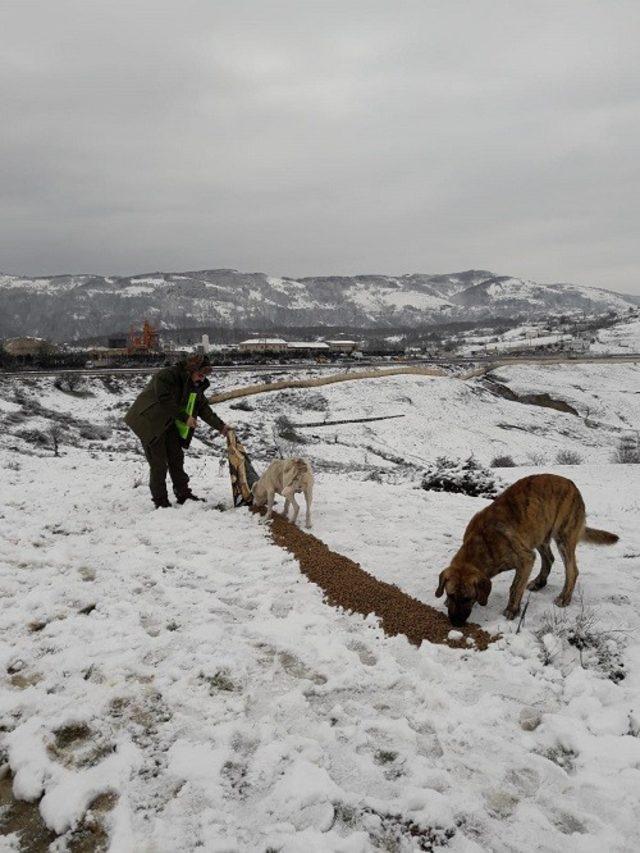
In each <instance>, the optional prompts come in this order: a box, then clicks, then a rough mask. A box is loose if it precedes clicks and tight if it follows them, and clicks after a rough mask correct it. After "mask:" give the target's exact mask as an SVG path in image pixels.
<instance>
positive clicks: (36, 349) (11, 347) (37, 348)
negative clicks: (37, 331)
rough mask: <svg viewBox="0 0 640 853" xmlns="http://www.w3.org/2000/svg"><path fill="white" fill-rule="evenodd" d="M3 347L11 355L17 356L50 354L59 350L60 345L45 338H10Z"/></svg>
mask: <svg viewBox="0 0 640 853" xmlns="http://www.w3.org/2000/svg"><path fill="white" fill-rule="evenodd" d="M3 349H4V351H5V352H7V353H9V355H13V356H16V357H20V356H21V357H29V356H38V355H50V354H51V353H53V352H57V351H58V347H56V346H55V345H54V344H52V343H51V342H50V341H45V340H44V338H30V337H25V338H9V339H8V340H6V341H5V342H4V344H3Z"/></svg>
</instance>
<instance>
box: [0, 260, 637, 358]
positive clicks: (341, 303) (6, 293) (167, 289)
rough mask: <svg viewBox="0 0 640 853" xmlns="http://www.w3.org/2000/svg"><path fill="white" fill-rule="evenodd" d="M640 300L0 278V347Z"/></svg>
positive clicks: (395, 280)
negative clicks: (24, 338) (6, 341)
mask: <svg viewBox="0 0 640 853" xmlns="http://www.w3.org/2000/svg"><path fill="white" fill-rule="evenodd" d="M639 301H640V300H638V298H637V297H633V296H625V295H621V294H616V293H612V292H611V291H608V290H601V289H597V288H591V287H582V286H579V285H573V284H539V283H537V282H534V281H525V280H522V279H519V278H512V277H509V276H496V275H494V274H493V273H491V272H488V271H486V270H467V271H466V272H460V273H449V274H444V275H424V274H410V275H400V276H387V275H357V276H320V277H310V278H300V279H293V278H286V277H285V278H279V277H275V276H269V275H266V274H264V273H242V272H238V271H237V270H232V269H217V270H202V271H199V272H184V273H150V274H145V275H137V276H128V277H114V276H97V275H64V276H54V277H50V278H27V277H20V276H11V275H3V276H0V338H2V337H11V336H15V335H25V334H29V335H40V336H42V337H46V338H50V339H53V340H58V341H62V340H76V339H79V338H85V337H90V336H96V335H106V334H110V333H114V332H117V331H126V330H127V329H128V328H129V326H130V325H131V323H134V322H136V323H139V322H140V321H141V319H142V318H144V317H147V318H148V319H150V320H152V321H155V322H156V323H157V324H158V325H160V327H162V328H169V329H170V328H186V327H194V326H229V327H235V328H251V327H253V328H256V327H260V328H268V327H279V328H287V327H291V328H295V327H300V326H318V325H326V326H338V325H339V326H353V327H358V328H371V327H381V328H385V327H398V326H410V327H416V326H421V325H427V324H434V323H442V322H448V321H454V320H463V319H464V320H468V319H484V318H491V317H515V316H526V317H538V316H544V315H548V314H561V313H570V312H573V311H584V312H602V313H606V312H607V311H611V310H612V311H616V312H621V311H622V312H624V311H627V310H628V309H629V308H630V307H631V306H634V305H637V304H638V302H639Z"/></svg>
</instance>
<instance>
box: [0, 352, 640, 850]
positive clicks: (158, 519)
mask: <svg viewBox="0 0 640 853" xmlns="http://www.w3.org/2000/svg"><path fill="white" fill-rule="evenodd" d="M237 379H238V377H228V376H225V377H224V379H223V380H221V382H220V385H221V386H223V385H225V384H227V383H231V382H236V381H237ZM245 379H246V381H247V383H250V381H252V379H253V378H252V377H250V376H247V377H245ZM494 380H495V383H498V384H502V385H506V386H508V387H510V388H511V389H512V391H513V392H514V394H516V396H518V397H525V396H531V395H535V394H541V393H543V392H546V393H548V395H549V396H550V397H551V398H553V399H562V400H563V401H564V402H566V403H567V404H568V405H569V406H570V407H571V409H572V412H571V411H557V410H555V409H550V408H546V407H541V406H539V405H531V404H529V403H525V402H518V400H517V399H512V400H509V399H506V398H505V397H503V396H496V394H495V389H494V390H492V389H491V387H490V384H491V383H487V382H486V381H484V380H483V379H481V378H478V379H474V380H472V381H470V382H467V383H464V382H462V381H461V380H459V379H457V378H456V377H453V376H451V377H443V378H432V379H430V378H426V377H417V376H397V377H387V378H383V379H372V380H364V381H357V382H353V383H344V384H340V385H335V386H325V387H322V388H321V389H304V390H297V391H293V390H291V391H286V390H285V391H278V392H272V393H269V394H262V395H259V396H255V397H250V398H246V399H245V400H244V401H232V402H229V403H225V404H223V405H221V406H218V407H217V410H218V411H219V413H220V414H221V415H222V416H223V417H224V418H225V419H226V420H228V421H232V422H235V423H236V424H237V425H238V427H239V428H240V429H241V430H242V434H243V437H244V438H245V440H246V443H247V445H248V446H249V448H250V449H251V451H252V454H253V456H254V458H255V460H256V465H257V467H258V468H259V469H260V470H261V469H263V468H264V466H265V465H266V463H267V462H268V460H269V459H270V458H272V457H273V455H274V454H275V452H276V451H275V445H276V444H280V446H281V448H282V449H283V450H284V451H285V452H296V453H302V454H304V455H306V456H308V457H309V458H310V459H311V460H312V462H313V464H314V467H315V468H316V470H317V472H318V478H317V488H316V501H315V512H314V524H315V529H314V532H315V534H316V535H317V536H319V537H320V538H321V539H322V540H323V541H325V542H326V543H327V544H328V545H329V546H330V547H332V548H334V549H335V550H337V551H339V552H341V553H344V554H346V555H348V556H350V557H351V558H352V559H355V560H357V561H358V562H360V563H361V564H362V566H363V568H365V569H367V570H368V571H370V572H371V573H373V574H374V575H376V576H377V577H379V578H381V579H383V580H386V581H390V582H393V583H396V584H398V585H399V586H400V587H401V588H402V589H404V590H406V591H407V592H409V593H411V594H413V595H415V596H416V597H418V598H420V599H422V600H423V601H425V602H427V603H430V604H433V605H435V604H438V602H437V601H436V600H435V599H434V597H433V591H434V589H435V585H436V579H437V575H438V573H439V571H440V570H441V569H442V568H443V567H444V566H445V565H446V563H447V561H448V559H450V557H451V555H452V554H453V552H454V551H455V550H456V548H457V546H458V544H459V541H460V537H461V535H462V531H463V530H464V527H465V525H466V524H467V522H468V521H469V519H470V517H471V516H472V515H473V514H474V513H475V512H477V511H478V510H479V509H480V508H482V507H483V506H485V505H486V501H485V500H483V499H479V498H470V497H467V496H464V495H452V494H443V493H434V492H425V491H423V490H422V489H420V488H417V485H418V481H419V474H420V470H421V466H422V464H423V462H424V461H425V460H432V459H434V458H435V457H436V456H438V455H441V454H448V455H456V456H457V455H460V456H466V455H468V454H469V453H470V452H471V451H473V452H474V453H475V454H476V456H477V457H478V458H479V459H480V460H481V461H483V462H488V461H490V459H491V458H492V457H493V456H494V455H496V454H498V453H509V454H511V455H513V457H514V460H515V462H516V463H518V467H515V468H508V469H499V470H498V471H497V472H496V473H498V475H499V476H500V477H501V478H502V480H503V481H504V482H509V481H512V480H515V479H517V478H518V477H520V476H523V475H525V474H529V473H532V472H536V471H541V470H552V471H555V472H556V473H559V474H563V475H565V476H569V477H571V478H572V479H573V480H574V481H575V482H576V483H577V484H578V486H579V487H580V489H581V490H582V492H583V495H584V497H585V501H586V504H587V509H588V513H589V519H590V522H591V523H592V524H594V525H595V526H599V527H603V528H606V529H609V530H614V531H616V532H617V533H619V534H620V537H621V538H620V542H619V543H618V544H617V545H615V546H612V547H609V548H600V549H598V548H593V547H588V546H581V547H580V549H579V553H578V562H579V565H580V569H581V574H580V579H579V582H578V595H577V596H576V598H575V599H574V602H573V604H572V605H571V607H570V608H568V609H567V610H564V611H561V612H560V611H558V610H557V609H556V608H554V607H553V605H552V601H553V598H554V595H555V594H556V593H557V591H558V589H559V586H560V584H561V579H562V572H561V569H560V568H558V564H557V563H556V565H555V566H554V569H553V571H552V574H551V576H550V579H549V581H550V582H549V587H548V588H547V589H546V590H544V591H542V592H540V593H536V594H533V595H532V596H531V601H530V605H529V610H528V613H527V617H526V621H525V624H524V627H523V630H522V631H521V632H520V634H516V633H515V627H516V626H515V625H514V624H513V623H507V622H506V621H505V620H504V619H503V617H502V616H501V615H500V614H501V611H502V609H503V607H504V602H505V596H506V592H507V589H508V585H509V583H510V578H509V577H508V576H502V577H500V578H499V579H497V580H496V582H495V584H494V591H493V592H492V595H491V597H490V599H489V604H488V606H487V607H486V608H478V612H477V613H474V618H475V619H476V620H477V621H479V622H480V623H481V624H482V625H483V627H485V628H487V629H489V630H492V631H496V630H498V631H500V632H502V633H503V637H502V639H501V640H499V641H498V642H497V643H495V644H494V645H492V646H491V647H490V648H489V649H488V650H487V651H484V652H479V651H475V650H472V649H470V650H454V649H450V648H447V647H444V646H432V645H430V644H428V643H423V645H422V646H421V647H420V648H415V647H413V646H411V645H410V644H409V643H408V642H407V640H406V639H404V638H403V637H395V638H388V637H385V636H384V634H383V633H382V632H381V630H380V628H379V626H378V625H377V623H376V621H375V620H374V619H372V618H369V619H363V618H362V617H359V616H355V615H350V614H348V613H344V612H340V611H338V610H336V609H334V608H332V607H330V606H329V605H327V604H326V603H324V602H323V599H322V594H321V591H320V590H319V589H318V588H317V587H315V586H313V585H312V584H310V583H309V582H308V581H307V580H306V579H305V578H304V577H303V576H302V575H301V574H300V572H299V570H298V567H297V564H296V563H295V561H294V560H293V559H292V558H291V557H290V556H289V555H288V554H287V553H285V552H284V551H282V550H280V549H279V548H277V547H276V546H275V545H274V544H273V543H272V542H271V541H270V539H269V537H268V535H267V528H266V526H265V525H264V523H263V522H260V521H258V519H257V518H256V517H254V516H252V515H250V514H248V513H247V512H246V511H244V510H232V509H231V508H230V494H229V492H230V490H229V483H228V475H227V472H226V471H221V470H220V466H219V458H220V456H221V452H222V446H221V443H220V441H219V440H218V439H216V438H215V437H213V436H212V435H211V433H208V432H204V433H202V434H201V435H202V438H205V439H210V438H213V447H210V446H208V445H205V444H203V443H202V442H201V441H196V442H195V443H194V447H193V449H192V452H191V453H190V456H189V460H188V465H187V467H188V470H189V471H190V473H191V474H192V485H193V488H194V490H195V491H197V492H199V493H202V494H203V495H206V497H207V503H205V504H198V505H190V506H185V507H181V508H172V509H170V510H162V511H153V510H152V509H151V508H150V502H149V498H148V495H147V493H146V487H145V483H144V476H145V463H144V460H143V459H142V457H141V455H140V453H139V452H138V450H137V447H136V445H135V442H134V441H132V440H131V438H130V436H129V434H128V433H127V432H126V431H122V430H121V429H120V424H121V422H120V418H121V414H122V411H123V409H124V408H125V407H126V405H127V404H128V402H129V401H130V400H131V399H132V397H133V396H135V393H136V391H137V390H138V389H139V387H140V384H141V380H140V379H139V378H132V379H123V378H117V379H105V380H103V379H95V380H91V381H90V382H89V383H88V384H86V386H85V388H84V390H83V389H76V390H75V392H74V393H69V392H68V391H64V390H60V389H58V388H56V387H54V386H53V384H52V380H51V379H29V380H26V381H24V382H22V383H21V384H19V383H18V382H17V380H14V379H5V380H3V381H2V382H0V418H1V425H2V429H1V430H0V460H1V462H2V466H3V471H4V472H5V473H4V476H3V479H2V482H1V485H0V500H1V504H0V506H1V507H2V508H1V509H0V590H2V599H3V607H2V610H1V611H0V727H1V729H0V730H1V731H2V732H3V735H2V737H3V742H2V744H1V747H0V749H1V750H2V751H1V752H0V756H2V758H1V759H0V764H1V763H2V761H6V762H8V764H9V767H10V770H11V774H12V785H13V794H14V796H15V797H19V798H23V799H26V800H31V801H33V802H34V803H37V804H38V813H39V815H40V816H41V818H42V819H43V820H44V821H45V822H46V824H47V826H48V827H49V829H50V830H52V831H53V832H54V833H56V834H57V835H59V836H61V837H60V839H59V841H58V842H57V843H58V845H59V849H61V850H62V849H64V847H65V845H66V844H70V843H73V842H75V843H78V842H79V840H81V839H84V840H85V843H86V839H87V837H88V838H89V839H91V838H92V837H93V838H94V839H95V838H98V839H101V840H102V842H103V844H104V846H105V847H107V846H109V845H110V848H109V849H111V850H112V851H114V853H134V851H135V853H139V851H148V853H152V851H153V853H182V852H183V851H184V853H186V851H193V850H195V849H204V850H219V851H221V850H226V851H231V850H234V851H235V850H237V851H244V850H261V851H264V850H268V849H271V850H279V851H283V853H298V851H300V850H303V849H304V850H309V851H318V853H324V851H343V853H367V851H370V850H386V851H390V850H391V851H397V853H409V851H416V850H431V851H443V853H447V851H451V853H484V851H488V850H490V851H497V852H498V853H513V851H518V853H528V851H530V850H532V849H533V847H532V845H533V846H535V849H538V850H541V851H566V850H571V851H576V852H577V853H596V851H598V853H599V851H602V850H607V851H611V853H623V851H624V853H626V851H629V850H633V849H637V847H638V844H639V843H640V830H639V829H638V822H637V804H636V799H637V797H636V791H637V789H638V783H639V782H640V778H639V777H640V771H639V770H638V768H639V767H640V715H639V709H640V633H639V631H638V629H639V628H640V621H639V617H638V613H640V532H639V530H638V525H637V518H638V511H639V509H640V466H638V465H616V464H612V462H611V455H612V452H613V450H614V448H615V446H616V442H617V441H618V439H619V437H620V436H621V435H623V434H626V432H627V431H628V430H629V429H630V428H632V427H633V426H634V425H636V426H637V423H638V420H639V416H640V410H639V409H638V406H639V405H640V404H639V403H638V402H637V401H638V400H640V393H639V392H640V371H638V369H637V368H635V367H633V366H631V365H613V366H611V365H609V366H605V365H602V366H597V367H595V366H593V365H585V366H582V365H570V366H554V367H550V368H546V369H544V370H541V369H540V368H535V369H534V368H533V367H531V366H526V367H509V368H508V369H507V368H502V369H500V371H499V373H498V375H497V376H495V377H494ZM238 406H243V408H238ZM384 414H403V415H404V416H405V417H404V418H402V419H398V420H395V421H381V422H370V423H362V424H352V425H344V426H340V427H332V426H326V427H315V428H304V427H301V426H300V424H303V423H306V422H312V421H313V422H316V421H323V420H327V421H329V420H338V419H340V418H343V417H359V416H363V417H365V416H368V415H384ZM283 415H285V416H286V418H287V419H288V423H289V429H287V430H286V431H283V430H282V429H281V426H282V421H278V420H277V419H278V418H279V417H280V418H281V417H282V416H283ZM53 424H58V425H59V426H61V427H64V430H65V432H64V433H63V437H62V444H61V451H62V454H63V455H62V456H60V457H58V458H56V457H55V456H54V455H53V452H52V446H51V442H50V439H49V438H48V436H49V432H50V429H51V426H52V425H53ZM292 424H296V425H297V426H295V427H291V425H292ZM292 430H293V431H292ZM281 433H282V434H281ZM569 449H571V450H573V451H574V452H575V453H578V454H580V455H581V456H582V459H583V464H580V465H574V466H565V467H562V466H558V465H557V464H556V463H555V457H556V454H557V453H558V451H562V450H565V451H566V450H569ZM532 461H535V462H536V464H537V465H538V466H542V465H543V466H544V467H531V466H532ZM35 811H36V809H35V806H34V813H35ZM2 831H3V830H2V816H1V815H0V832H2ZM91 833H94V834H93V836H92V835H91ZM2 840H3V839H2V838H1V837H0V846H1V844H2ZM5 840H7V839H5ZM8 841H10V843H12V844H13V847H12V848H9V849H18V850H19V849H21V848H20V845H19V842H18V839H17V838H16V837H13V840H12V841H11V836H10V837H9V839H8ZM14 842H15V843H14ZM24 843H25V842H24V841H23V845H24ZM22 849H29V848H28V846H23V847H22Z"/></svg>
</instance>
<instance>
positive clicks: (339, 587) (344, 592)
mask: <svg viewBox="0 0 640 853" xmlns="http://www.w3.org/2000/svg"><path fill="white" fill-rule="evenodd" d="M253 511H254V512H260V513H261V514H264V511H265V510H264V508H261V509H254V510H253ZM271 537H272V539H273V541H274V542H275V543H276V545H279V546H280V547H281V548H284V549H286V550H287V551H289V552H290V553H291V554H293V556H294V557H295V558H296V559H297V560H298V562H299V564H300V569H301V571H302V572H303V574H305V575H306V576H307V577H308V578H309V580H311V581H313V583H315V584H317V585H318V586H319V587H321V589H322V590H323V591H324V593H325V598H326V601H327V602H328V603H329V604H331V605H333V606H334V607H342V608H344V610H348V611H351V612H352V613H362V614H363V616H367V615H368V614H369V613H375V615H376V616H377V617H378V618H379V619H380V624H381V625H382V628H383V630H384V632H385V634H387V635H389V636H391V637H393V636H395V635H397V634H404V635H405V637H407V639H408V640H409V642H411V643H413V644H414V645H416V646H419V645H420V643H422V641H423V640H428V641H429V642H430V643H441V644H444V645H447V646H451V647H453V648H468V643H467V637H470V638H471V639H472V640H473V641H474V644H475V647H476V648H478V649H483V650H484V649H486V648H487V646H488V645H489V643H491V642H493V641H494V640H496V639H498V638H497V637H492V636H490V635H489V634H487V632H486V631H483V630H482V628H479V627H478V626H477V625H470V624H468V625H465V626H464V627H462V628H459V629H457V630H459V631H460V632H461V633H462V637H461V638H460V639H457V640H450V639H449V638H448V635H449V632H450V631H451V623H450V622H449V620H448V618H447V617H446V616H445V614H444V613H441V612H440V611H439V610H436V609H435V608H434V607H430V606H429V605H428V604H424V603H423V602H421V601H418V599H417V598H413V597H412V596H410V595H407V593H406V592H403V591H402V590H401V589H399V588H398V587H397V586H394V585H393V584H389V583H385V582H384V581H380V580H378V579H377V578H375V577H373V575H370V574H369V573H368V572H365V570H364V569H363V568H361V566H360V565H359V563H354V562H353V560H350V559H349V558H348V557H344V556H342V554H336V553H335V551H331V550H330V549H329V548H328V547H327V546H326V545H325V544H324V542H322V541H320V539H317V538H316V537H315V536H312V535H311V534H310V533H306V532H305V531H303V530H301V529H300V528H299V527H297V526H296V525H295V524H291V523H290V522H289V521H287V520H286V519H284V518H283V517H282V516H281V515H278V514H277V513H274V514H273V518H272V523H271Z"/></svg>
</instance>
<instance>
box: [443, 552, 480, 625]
mask: <svg viewBox="0 0 640 853" xmlns="http://www.w3.org/2000/svg"><path fill="white" fill-rule="evenodd" d="M445 592H446V594H447V599H446V604H447V611H448V613H449V620H450V622H451V624H452V625H454V626H455V627H460V626H461V625H464V623H465V622H466V621H467V619H468V618H469V616H470V615H471V611H472V610H473V605H474V604H475V603H476V601H477V602H478V604H481V605H482V606H483V607H484V606H485V604H486V603H487V600H488V598H489V593H490V592H491V581H490V580H489V578H488V577H487V576H486V575H484V574H483V573H482V572H481V571H480V569H477V568H476V567H475V566H473V565H472V564H471V563H464V564H462V565H460V566H449V568H448V569H445V570H444V571H443V572H440V578H439V581H438V588H437V589H436V598H441V597H442V595H444V593H445Z"/></svg>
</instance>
